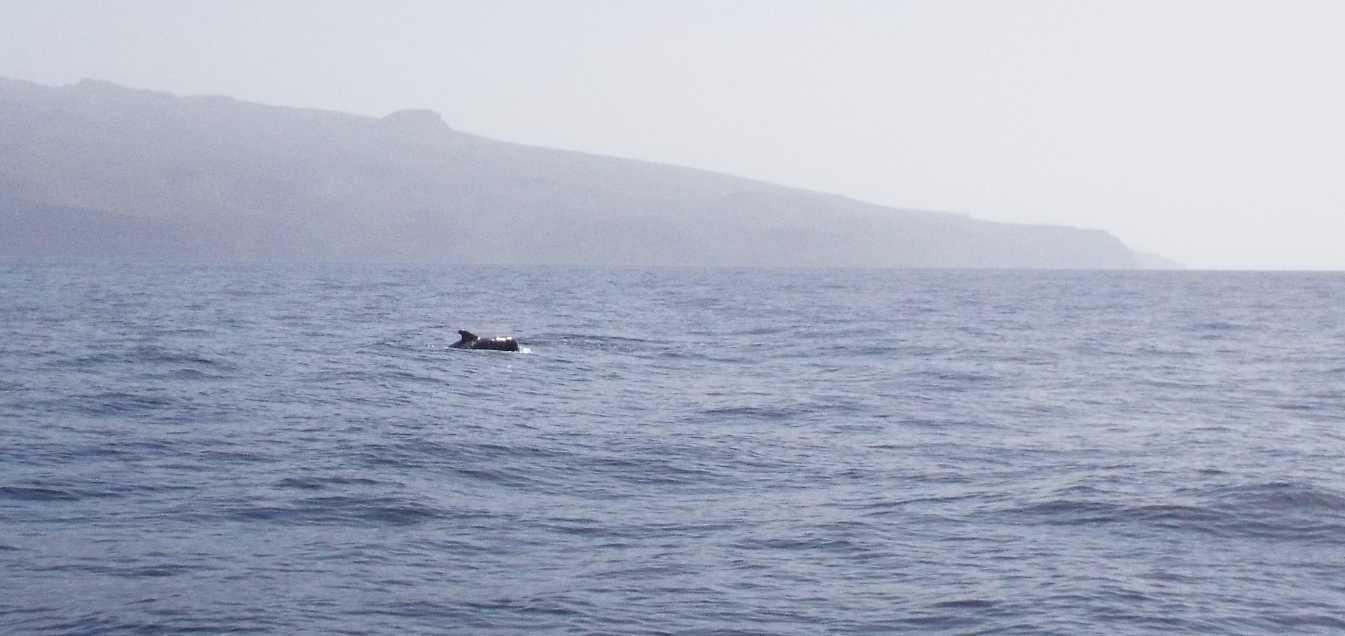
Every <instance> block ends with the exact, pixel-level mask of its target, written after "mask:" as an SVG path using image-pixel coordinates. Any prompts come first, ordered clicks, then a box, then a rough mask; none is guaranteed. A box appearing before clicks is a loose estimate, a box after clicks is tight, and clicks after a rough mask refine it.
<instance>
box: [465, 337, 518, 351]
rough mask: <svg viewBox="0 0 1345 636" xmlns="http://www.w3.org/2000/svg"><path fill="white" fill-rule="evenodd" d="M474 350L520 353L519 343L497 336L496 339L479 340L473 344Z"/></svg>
mask: <svg viewBox="0 0 1345 636" xmlns="http://www.w3.org/2000/svg"><path fill="white" fill-rule="evenodd" d="M472 348H473V349H491V350H494V351H518V341H517V340H514V339H513V338H509V337H506V336H497V337H494V338H477V339H476V341H475V342H473V343H472Z"/></svg>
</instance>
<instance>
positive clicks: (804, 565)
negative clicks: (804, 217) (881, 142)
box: [0, 261, 1345, 634]
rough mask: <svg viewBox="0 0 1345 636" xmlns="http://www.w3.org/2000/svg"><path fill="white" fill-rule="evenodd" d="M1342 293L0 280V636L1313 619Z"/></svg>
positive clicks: (1323, 581)
mask: <svg viewBox="0 0 1345 636" xmlns="http://www.w3.org/2000/svg"><path fill="white" fill-rule="evenodd" d="M1342 298H1345V275H1341V274H1272V273H1196V272H1190V273H1182V272H1168V273H1161V272H1133V273H1105V272H975V271H965V272H961V271H876V270H875V271H859V270H825V271H808V270H798V271H791V270H776V271H771V270H730V269H718V270H694V269H685V270H681V269H662V270H601V269H564V268H453V267H392V266H368V267H359V266H312V267H305V266H281V265H275V266H261V265H258V266H242V265H237V266H226V265H191V266H188V265H173V264H129V263H99V262H65V263H34V262H21V261H0V632H2V633H6V634H9V633H14V634H26V633H38V634H45V633H60V634H64V633H70V634H77V633H123V632H125V633H146V634H160V633H162V634H176V633H183V632H190V631H199V632H207V633H217V632H258V633H276V634H296V633H313V634H329V633H359V634H363V633H387V634H409V633H453V632H457V633H473V634H477V633H521V634H524V633H526V634H536V633H612V634H642V633H648V634H664V633H666V634H758V633H763V634H767V633H768V634H820V633H865V634H867V633H893V632H895V633H899V632H921V633H1058V634H1084V633H1089V634H1103V633H1114V634H1136V633H1172V632H1188V633H1190V632H1203V633H1284V632H1310V633H1322V632H1339V631H1342V630H1345V304H1342V300H1341V299H1342ZM458 328H467V329H472V330H473V331H476V332H478V333H480V334H482V335H495V334H509V335H514V336H516V337H518V338H519V339H520V340H521V342H522V343H523V345H524V346H525V347H526V348H527V351H525V352H523V353H517V354H514V353H503V352H488V351H478V352H471V351H459V350H451V349H447V345H448V344H449V343H451V342H452V341H453V340H455V339H456V335H455V334H454V331H455V330H456V329H458Z"/></svg>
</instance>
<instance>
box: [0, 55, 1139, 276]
mask: <svg viewBox="0 0 1345 636" xmlns="http://www.w3.org/2000/svg"><path fill="white" fill-rule="evenodd" d="M44 210H45V211H46V213H47V214H51V215H53V219H59V220H61V222H60V223H56V222H55V221H54V220H53V221H52V222H44V221H42V219H43V211H44ZM53 210H65V211H67V212H64V213H58V212H53ZM69 210H84V211H85V212H84V213H82V214H79V215H73V216H72V215H71V214H70V213H68V211H69ZM99 214H103V215H107V216H106V219H107V224H109V225H111V226H115V227H116V228H117V231H115V232H101V231H100V230H99V225H100V223H103V221H102V220H100V218H101V217H99ZM114 215H115V216H114ZM74 218H82V219H84V221H85V222H86V225H80V224H77V223H73V222H72V221H71V219H74ZM112 219H117V220H116V221H115V222H114V221H113V220H112ZM126 219H136V220H138V221H127V220H126ZM155 224H158V227H160V228H161V229H160V230H158V231H150V230H148V229H146V228H149V227H155ZM81 228H83V229H81ZM133 228H140V230H135V229H133ZM0 230H3V231H4V232H6V233H8V234H10V238H9V239H8V240H5V241H0V255H3V254H10V255H38V256H48V255H55V256H67V255H75V256H77V255H81V253H82V252H87V251H88V250H89V248H90V245H94V244H96V242H91V240H90V238H89V236H98V235H99V234H105V235H106V236H107V238H106V241H107V242H106V244H101V245H98V247H99V249H98V250H96V251H98V252H100V253H108V254H118V253H126V254H132V255H140V254H143V253H144V252H145V251H146V246H147V245H158V246H160V248H162V249H164V250H166V252H165V253H176V252H180V251H183V250H182V249H179V248H181V247H182V246H184V245H190V246H193V247H192V248H191V249H189V250H186V251H188V252H189V253H191V254H194V255H197V256H200V257H203V258H212V259H213V258H218V259H231V258H242V259H258V258H261V259H287V260H392V261H408V262H421V261H429V262H450V263H499V264H591V265H763V266H789V265H796V266H808V265H820V266H897V267H1028V268H1040V267H1047V268H1135V267H1139V266H1141V261H1140V259H1139V257H1138V256H1137V255H1136V253H1135V252H1132V251H1131V250H1130V249H1129V248H1127V247H1125V245H1124V244H1122V243H1121V242H1120V241H1119V240H1118V239H1116V238H1115V237H1114V236H1112V235H1110V234H1108V233H1106V232H1103V231H1101V230H1090V229H1081V228H1070V227H1065V226H1052V225H1017V224H1007V223H995V222H990V221H982V220H979V219H974V218H972V217H970V216H966V215H962V214H953V213H946V212H934V211H926V210H911V209H905V208H892V207H886V206H881V205H877V204H872V203H866V202H863V201H858V200H855V199H852V198H849V197H844V196H841V195H836V194H825V193H820V192H813V191H809V190H803V189H799V188H792V187H789V186H783V185H777V184H772V183H768V182H764V181H759V180H754V179H750V178H743V177H736V176H732V175H725V174H721V173H716V172H712V171H707V170H702V169H699V168H694V167H686V166H676V165H670V164H662V163H657V162H649V161H641V160H634V159H622V158H616V157H608V156H604V155H596V154H591V153H584V152H580V151H574V150H556V149H549V148H541V147H536V146H529V145H524V144H515V143H509V142H502V141H495V140H492V139H488V138H486V137H481V136H477V135H473V134H470V133H466V132H462V131H459V130H456V129H454V128H452V127H451V126H450V125H449V124H448V123H446V122H445V121H444V120H443V118H442V117H441V116H440V115H439V114H438V113H435V112H433V111H429V110H425V109H406V110H400V111H396V112H394V113H391V114H389V115H387V116H385V117H382V118H375V117H365V116H361V115H351V114H347V113H341V112H338V111H330V110H321V109H302V108H289V107H284V106H270V105H263V104H255V103H251V102H246V101H240V100H236V99H233V98H231V97H222V96H197V97H179V96H174V95H172V94H170V93H165V92H159V91H149V90H143V89H132V88H125V87H122V86H119V85H116V84H113V83H110V82H104V81H101V80H84V81H81V82H79V83H76V84H71V85H67V86H61V87H49V86H44V85H41V84H36V83H32V82H24V81H22V80H9V79H4V78H0ZM137 231H139V232H141V233H142V234H143V236H142V238H143V240H139V239H138V238H137V236H138V235H137ZM62 232H68V233H70V235H69V236H70V239H69V240H65V241H63V240H62ZM25 236H26V237H29V238H30V239H32V240H31V241H29V242H27V243H25V241H24V238H23V237H25ZM39 236H40V237H42V240H37V238H34V237H39ZM172 237H178V238H177V239H174V238H172ZM175 240H176V241H177V242H176V243H175V242H174V241H175ZM174 246H176V247H174ZM170 248H171V249H170ZM149 251H151V252H152V251H154V250H149Z"/></svg>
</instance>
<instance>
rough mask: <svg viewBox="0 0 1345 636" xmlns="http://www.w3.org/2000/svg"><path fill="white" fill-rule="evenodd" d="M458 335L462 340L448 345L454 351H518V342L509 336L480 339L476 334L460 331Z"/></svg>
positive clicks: (464, 330)
mask: <svg viewBox="0 0 1345 636" xmlns="http://www.w3.org/2000/svg"><path fill="white" fill-rule="evenodd" d="M458 335H459V336H461V338H460V339H459V340H458V341H457V342H455V343H453V344H451V345H448V346H450V347H452V348H454V349H490V350H493V351H518V341H517V340H514V339H513V338H511V337H508V336H496V337H494V338H478V337H477V335H476V334H474V333H472V332H470V331H467V330H466V329H459V330H458Z"/></svg>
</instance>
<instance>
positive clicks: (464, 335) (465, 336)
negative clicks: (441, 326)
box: [458, 329, 477, 340]
mask: <svg viewBox="0 0 1345 636" xmlns="http://www.w3.org/2000/svg"><path fill="white" fill-rule="evenodd" d="M458 335H459V336H462V339H463V340H476V339H477V337H476V334H474V333H472V332H470V331H467V330H466V329H459V330H458Z"/></svg>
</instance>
